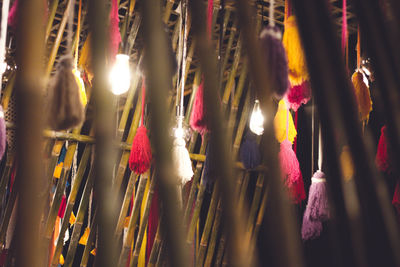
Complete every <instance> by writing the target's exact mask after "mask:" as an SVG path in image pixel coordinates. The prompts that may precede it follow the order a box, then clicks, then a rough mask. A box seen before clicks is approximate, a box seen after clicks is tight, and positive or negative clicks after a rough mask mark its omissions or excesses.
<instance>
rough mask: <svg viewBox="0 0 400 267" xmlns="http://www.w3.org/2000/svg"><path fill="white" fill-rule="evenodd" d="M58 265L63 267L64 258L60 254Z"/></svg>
mask: <svg viewBox="0 0 400 267" xmlns="http://www.w3.org/2000/svg"><path fill="white" fill-rule="evenodd" d="M59 263H60V264H61V265H64V256H63V255H62V254H61V255H60V260H59Z"/></svg>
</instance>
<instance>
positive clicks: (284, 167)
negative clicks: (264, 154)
mask: <svg viewBox="0 0 400 267" xmlns="http://www.w3.org/2000/svg"><path fill="white" fill-rule="evenodd" d="M279 162H280V166H281V175H282V179H283V180H284V183H285V185H286V186H287V187H288V189H289V191H290V193H291V196H292V200H293V202H294V203H300V202H301V201H302V200H304V199H305V198H306V194H305V190H304V182H303V177H302V175H301V171H300V165H299V161H298V160H297V157H296V154H295V153H294V151H293V149H292V143H290V141H288V140H287V139H286V140H284V141H283V142H282V143H281V150H280V151H279Z"/></svg>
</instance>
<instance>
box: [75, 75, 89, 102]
mask: <svg viewBox="0 0 400 267" xmlns="http://www.w3.org/2000/svg"><path fill="white" fill-rule="evenodd" d="M72 73H73V74H74V76H75V79H76V82H77V84H78V87H79V95H80V99H81V102H82V105H83V106H86V104H87V97H86V89H85V83H84V82H83V80H82V78H81V73H80V72H79V71H78V70H77V69H73V70H72Z"/></svg>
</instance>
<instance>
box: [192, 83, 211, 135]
mask: <svg viewBox="0 0 400 267" xmlns="http://www.w3.org/2000/svg"><path fill="white" fill-rule="evenodd" d="M203 87H204V82H201V83H200V85H199V87H198V88H197V92H196V96H195V99H194V103H193V109H192V114H191V115H190V127H192V129H193V130H195V131H197V132H199V133H200V134H201V135H204V133H206V132H207V131H208V128H207V120H206V112H205V110H204V99H203V98H204V88H203Z"/></svg>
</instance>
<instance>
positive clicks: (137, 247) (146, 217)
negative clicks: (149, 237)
mask: <svg viewBox="0 0 400 267" xmlns="http://www.w3.org/2000/svg"><path fill="white" fill-rule="evenodd" d="M155 184H156V183H155V181H154V177H153V178H152V179H151V180H150V187H149V192H148V194H147V198H146V202H145V209H144V212H143V214H142V216H141V218H140V219H141V220H140V227H139V232H138V235H137V238H136V242H135V248H134V250H133V254H132V257H131V263H130V266H136V265H137V264H138V261H139V252H140V249H141V247H142V242H143V237H144V232H145V231H146V228H147V223H148V221H149V213H150V206H151V202H152V200H153V195H154V188H155ZM121 267H123V266H121Z"/></svg>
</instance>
